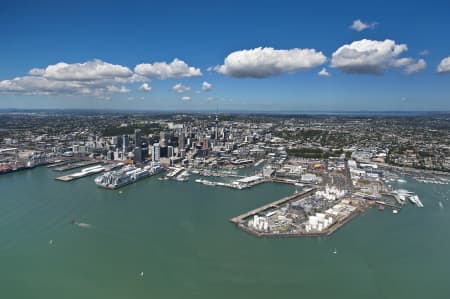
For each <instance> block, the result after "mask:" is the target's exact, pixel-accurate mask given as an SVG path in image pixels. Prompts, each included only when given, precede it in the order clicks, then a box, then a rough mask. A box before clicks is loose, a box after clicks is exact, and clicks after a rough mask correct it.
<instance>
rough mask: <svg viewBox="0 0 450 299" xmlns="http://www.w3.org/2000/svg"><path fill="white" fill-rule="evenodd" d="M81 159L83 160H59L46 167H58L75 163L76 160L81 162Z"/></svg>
mask: <svg viewBox="0 0 450 299" xmlns="http://www.w3.org/2000/svg"><path fill="white" fill-rule="evenodd" d="M81 161H83V160H73V159H72V160H65V161H59V162H55V163H53V164H50V165H48V166H47V168H55V167H60V166H63V165H67V164H69V163H76V162H81Z"/></svg>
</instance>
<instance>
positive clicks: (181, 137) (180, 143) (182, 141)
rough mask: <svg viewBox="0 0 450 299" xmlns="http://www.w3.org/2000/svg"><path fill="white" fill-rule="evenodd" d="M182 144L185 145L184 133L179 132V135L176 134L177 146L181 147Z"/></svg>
mask: <svg viewBox="0 0 450 299" xmlns="http://www.w3.org/2000/svg"><path fill="white" fill-rule="evenodd" d="M184 146H185V139H184V134H183V133H180V135H178V148H179V149H183V148H184Z"/></svg>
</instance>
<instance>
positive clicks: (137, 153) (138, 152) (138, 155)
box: [134, 146, 144, 163]
mask: <svg viewBox="0 0 450 299" xmlns="http://www.w3.org/2000/svg"><path fill="white" fill-rule="evenodd" d="M143 161H144V157H143V155H142V148H141V147H139V146H137V147H135V148H134V162H137V163H141V162H143Z"/></svg>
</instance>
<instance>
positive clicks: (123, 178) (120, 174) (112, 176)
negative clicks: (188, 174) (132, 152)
mask: <svg viewBox="0 0 450 299" xmlns="http://www.w3.org/2000/svg"><path fill="white" fill-rule="evenodd" d="M161 171H162V167H161V166H159V165H153V166H146V167H144V168H137V167H135V166H125V167H123V168H121V169H119V170H114V171H109V172H106V173H104V174H102V175H101V176H98V177H96V178H95V180H94V181H95V183H96V184H97V186H100V187H103V188H108V189H117V188H120V187H123V186H125V185H128V184H132V183H134V182H136V181H138V180H140V179H143V178H145V177H148V176H152V175H155V174H158V173H160V172H161Z"/></svg>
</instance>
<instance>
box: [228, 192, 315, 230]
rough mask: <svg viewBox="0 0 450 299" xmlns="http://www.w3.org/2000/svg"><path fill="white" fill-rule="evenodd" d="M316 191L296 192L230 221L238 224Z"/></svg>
mask: <svg viewBox="0 0 450 299" xmlns="http://www.w3.org/2000/svg"><path fill="white" fill-rule="evenodd" d="M316 190H317V189H316V188H312V189H308V190H305V191H302V192H298V193H295V194H293V195H290V196H287V197H284V198H282V199H278V200H276V201H273V202H271V203H268V204H266V205H264V206H261V207H259V208H256V209H254V210H251V211H248V212H247V213H244V214H241V215H239V216H237V217H234V218H231V219H230V221H231V222H233V223H235V224H239V223H241V222H242V220H244V219H245V218H248V217H250V216H253V215H255V214H258V213H261V212H263V211H265V210H267V209H270V208H278V207H279V206H280V205H282V204H284V203H286V202H288V201H292V200H294V199H297V198H300V197H303V196H307V195H310V194H312V193H314V192H315V191H316Z"/></svg>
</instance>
